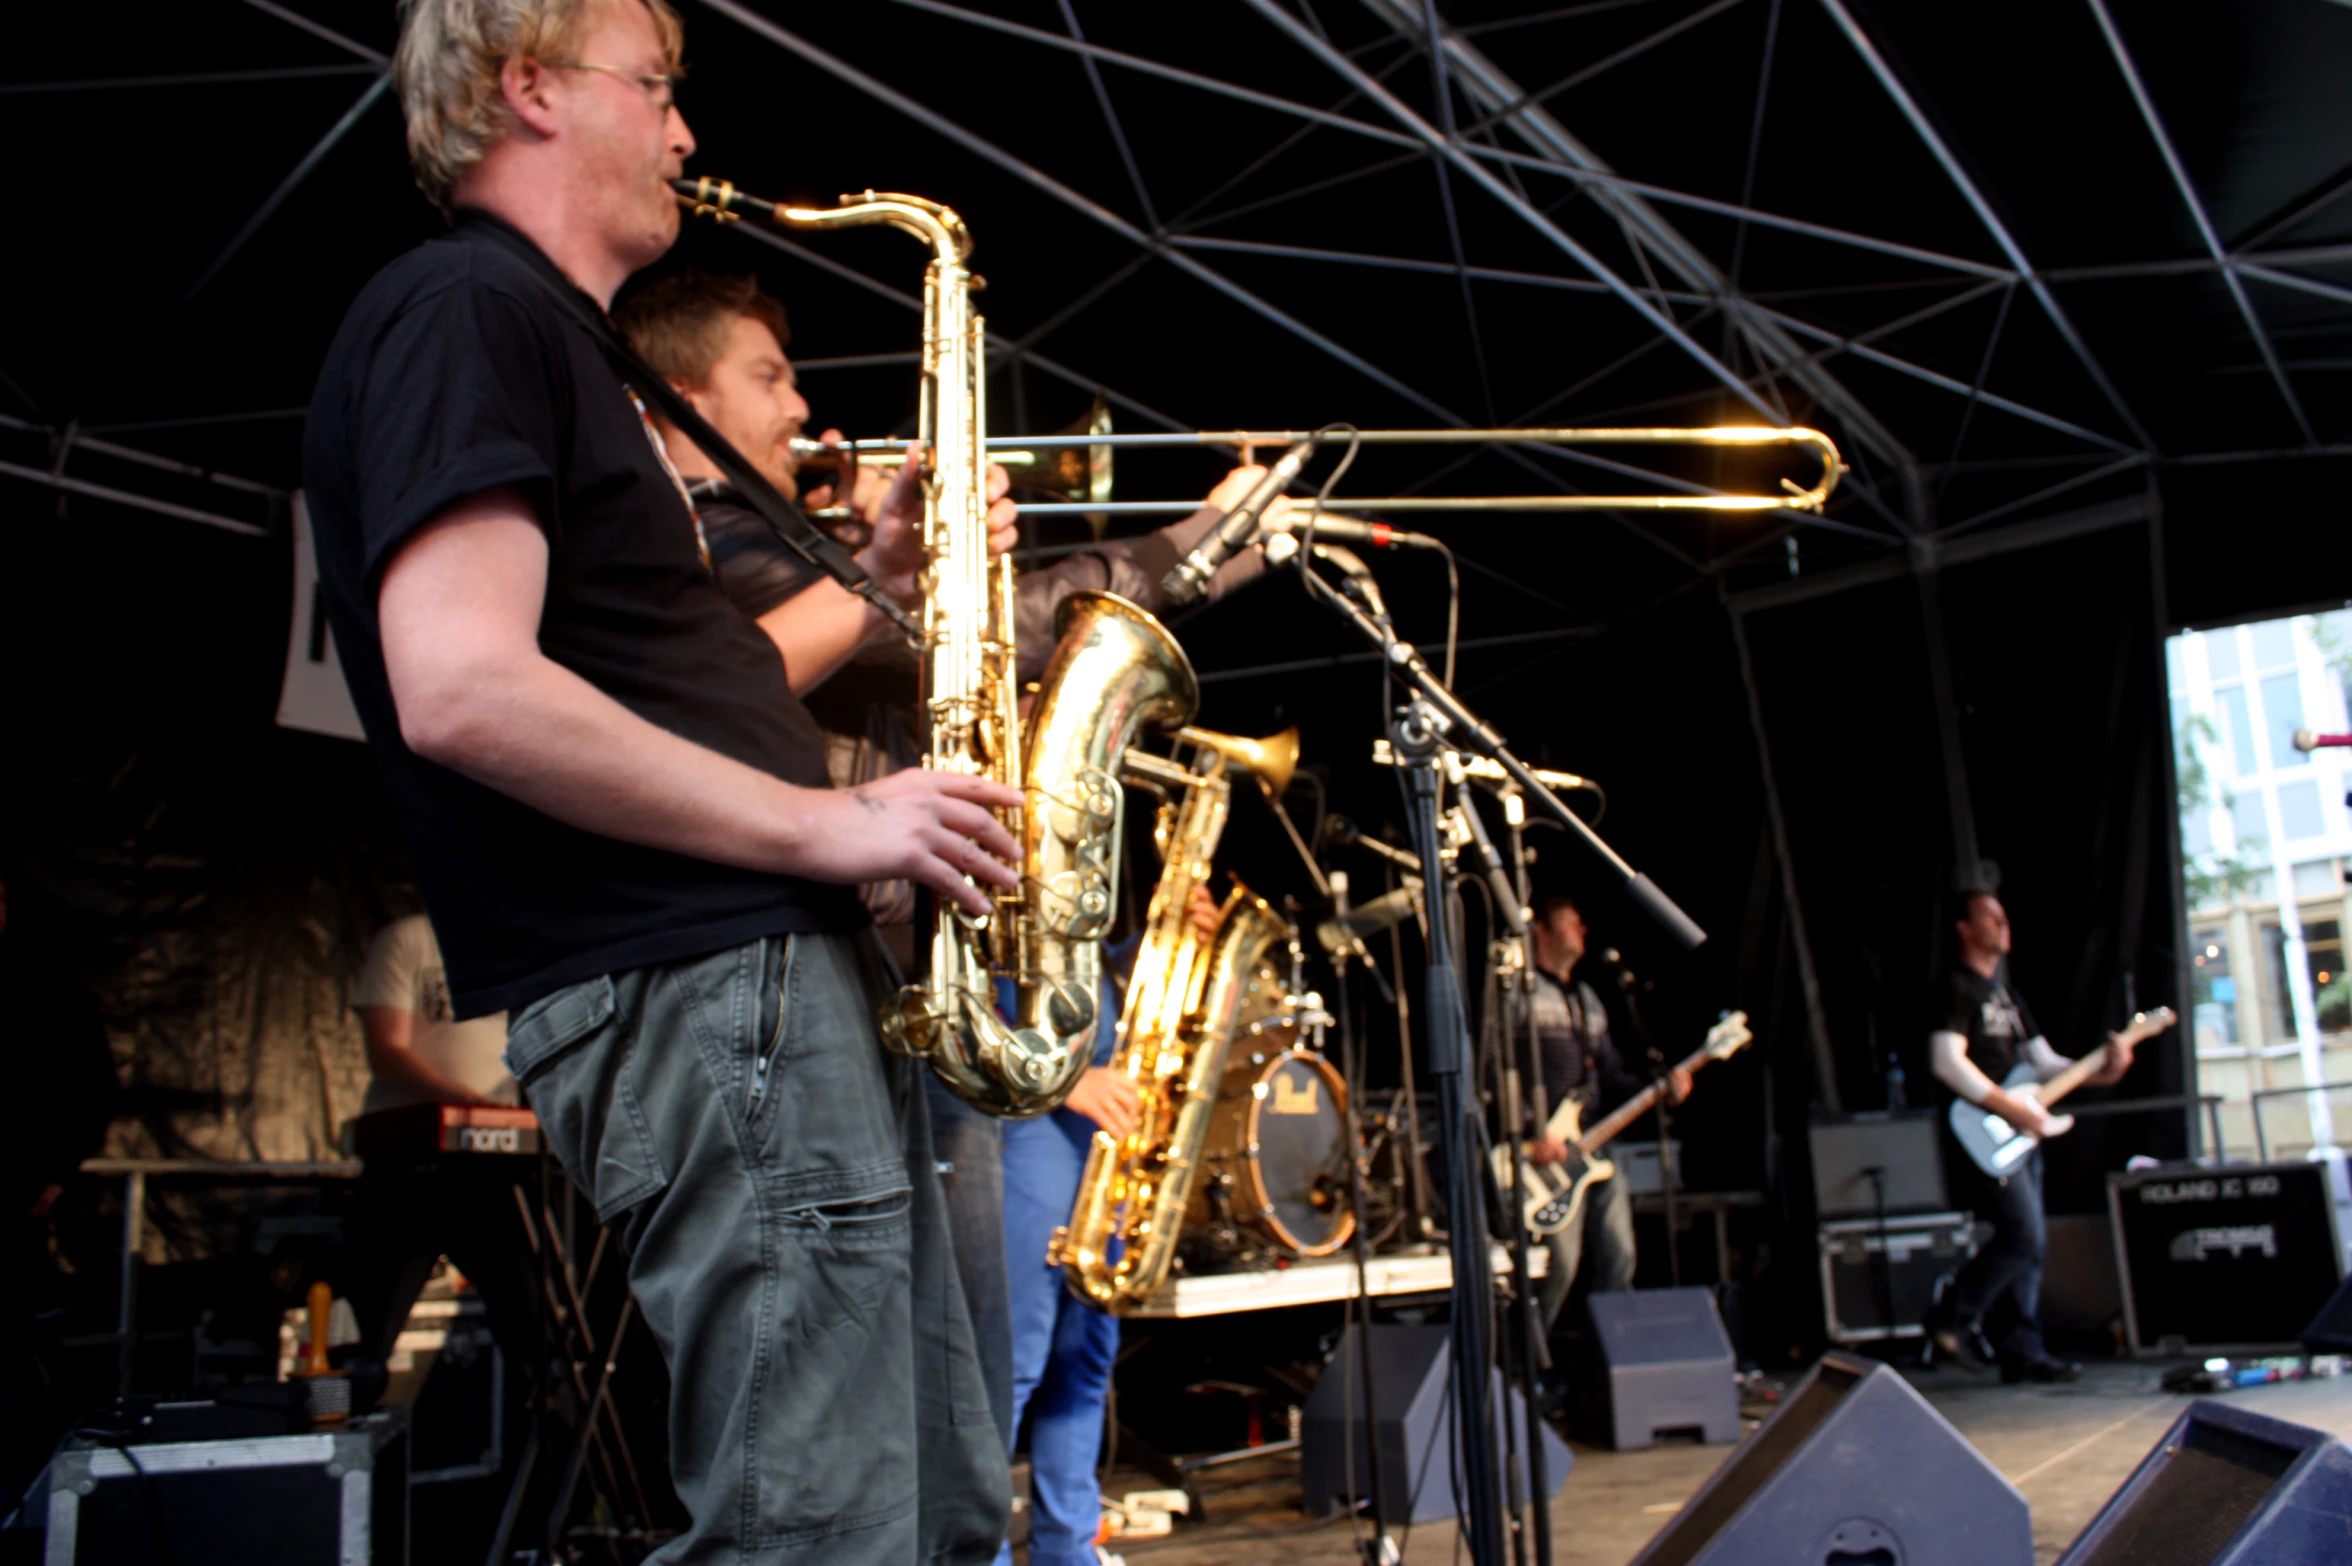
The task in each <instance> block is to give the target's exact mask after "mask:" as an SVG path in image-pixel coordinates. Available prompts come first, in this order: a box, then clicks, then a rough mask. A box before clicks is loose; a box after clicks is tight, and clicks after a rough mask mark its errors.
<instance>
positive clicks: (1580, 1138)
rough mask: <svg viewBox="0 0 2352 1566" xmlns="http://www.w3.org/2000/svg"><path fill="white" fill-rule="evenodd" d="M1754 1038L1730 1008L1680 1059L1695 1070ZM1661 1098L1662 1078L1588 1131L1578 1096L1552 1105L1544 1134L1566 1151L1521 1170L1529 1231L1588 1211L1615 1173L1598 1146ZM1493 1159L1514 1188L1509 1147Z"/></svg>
mask: <svg viewBox="0 0 2352 1566" xmlns="http://www.w3.org/2000/svg"><path fill="white" fill-rule="evenodd" d="M1754 1038H1755V1035H1754V1034H1753V1033H1751V1032H1749V1031H1748V1014H1747V1013H1746V1012H1744V1011H1727V1012H1725V1013H1724V1014H1723V1016H1722V1018H1721V1020H1719V1021H1718V1022H1717V1023H1716V1024H1715V1026H1713V1027H1712V1028H1709V1029H1708V1030H1707V1037H1706V1040H1705V1042H1703V1043H1702V1044H1700V1045H1699V1047H1698V1048H1697V1049H1695V1050H1693V1051H1692V1052H1691V1053H1690V1054H1689V1056H1687V1057H1686V1058H1685V1059H1684V1060H1683V1061H1682V1062H1681V1066H1682V1069H1683V1070H1686V1071H1696V1070H1698V1069H1699V1068H1700V1067H1701V1066H1704V1065H1706V1064H1707V1063H1708V1062H1709V1061H1712V1060H1729V1059H1730V1058H1731V1057H1732V1056H1734V1055H1736V1054H1738V1053H1739V1052H1740V1051H1741V1050H1743V1049H1745V1048H1747V1046H1748V1044H1749V1043H1750V1042H1751V1041H1752V1040H1753V1039H1754ZM1657 1102H1658V1084H1657V1083H1655V1082H1653V1083H1651V1084H1650V1085H1649V1086H1648V1087H1646V1088H1643V1089H1642V1090H1641V1091H1640V1092H1639V1093H1636V1094H1634V1095H1633V1097H1631V1098H1629V1099H1627V1100H1626V1101H1625V1102H1624V1103H1622V1104H1620V1105H1618V1106H1617V1107H1616V1108H1615V1109H1613V1110H1611V1111H1610V1112H1609V1113H1608V1114H1606V1115H1603V1116H1602V1117H1601V1118H1600V1119H1599V1120H1598V1121H1596V1122H1595V1123H1594V1125H1593V1128H1592V1129H1591V1130H1590V1131H1587V1130H1585V1129H1584V1128H1583V1126H1584V1106H1583V1105H1582V1104H1581V1103H1579V1102H1578V1101H1577V1100H1575V1099H1573V1098H1572V1099H1569V1100H1568V1101H1567V1102H1565V1103H1563V1104H1562V1105H1561V1106H1560V1107H1559V1108H1558V1109H1555V1110H1553V1111H1552V1118H1551V1121H1550V1123H1549V1124H1547V1125H1546V1126H1545V1127H1544V1135H1545V1136H1546V1137H1548V1138H1549V1139H1551V1140H1552V1141H1555V1142H1560V1143H1564V1144H1566V1146H1567V1148H1568V1157H1567V1159H1566V1160H1565V1161H1564V1162H1561V1163H1557V1164H1536V1163H1530V1164H1528V1165H1527V1166H1526V1168H1525V1170H1524V1171H1523V1173H1524V1175H1525V1178H1524V1179H1523V1180H1521V1181H1520V1182H1519V1199H1520V1215H1521V1217H1522V1219H1523V1220H1524V1221H1525V1222H1526V1224H1527V1232H1528V1233H1529V1234H1532V1235H1535V1236H1537V1237H1538V1238H1541V1237H1545V1236H1549V1235H1553V1234H1557V1233H1559V1232H1560V1231H1561V1230H1562V1229H1565V1228H1567V1227H1568V1226H1569V1225H1570V1224H1572V1223H1574V1222H1576V1221H1577V1220H1578V1219H1579V1218H1581V1217H1582V1216H1583V1215H1584V1198H1585V1193H1586V1192H1588V1191H1590V1190H1591V1189H1592V1188H1593V1187H1594V1186H1595V1185H1596V1184H1598V1183H1599V1182H1601V1181H1603V1180H1606V1179H1609V1178H1610V1177H1611V1176H1613V1175H1615V1174H1616V1173H1617V1166H1616V1165H1615V1164H1613V1163H1611V1162H1609V1160H1607V1159H1606V1158H1602V1157H1599V1156H1597V1155H1598V1154H1599V1152H1600V1150H1601V1149H1602V1148H1604V1147H1606V1146H1608V1145H1609V1143H1610V1142H1611V1141H1613V1140H1615V1139H1616V1137H1617V1136H1618V1134H1619V1133H1620V1132H1622V1131H1624V1129H1625V1128H1626V1127H1627V1126H1629V1125H1632V1124H1633V1123H1634V1122H1635V1121H1636V1120H1639V1119H1640V1118H1641V1117H1642V1116H1643V1115H1645V1114H1647V1113H1649V1110H1650V1106H1651V1105H1653V1104H1655V1103H1657ZM1494 1159H1495V1180H1496V1182H1497V1183H1498V1184H1499V1185H1500V1186H1501V1187H1502V1189H1504V1190H1506V1191H1507V1190H1510V1189H1511V1183H1512V1182H1511V1150H1510V1148H1509V1147H1498V1148H1496V1149H1495V1151H1494Z"/></svg>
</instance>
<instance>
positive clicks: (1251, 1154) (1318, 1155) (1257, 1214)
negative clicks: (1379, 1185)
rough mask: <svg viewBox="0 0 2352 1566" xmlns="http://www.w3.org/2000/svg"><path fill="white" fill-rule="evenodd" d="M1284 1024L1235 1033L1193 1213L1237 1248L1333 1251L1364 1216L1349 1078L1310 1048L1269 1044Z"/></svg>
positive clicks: (1221, 1243) (1210, 1232) (1217, 1241)
mask: <svg viewBox="0 0 2352 1566" xmlns="http://www.w3.org/2000/svg"><path fill="white" fill-rule="evenodd" d="M1275 1031H1277V1030H1269V1034H1260V1035H1259V1036H1258V1037H1256V1038H1252V1037H1250V1035H1249V1034H1248V1033H1247V1032H1244V1033H1243V1034H1242V1035H1241V1036H1239V1037H1237V1038H1235V1039H1234V1041H1233V1048H1234V1050H1235V1052H1236V1058H1235V1060H1234V1061H1233V1063H1232V1064H1231V1065H1230V1066H1228V1067H1227V1068H1226V1071H1225V1082H1224V1085H1223V1087H1222V1088H1221V1089H1219V1091H1218V1094H1217V1104H1216V1108H1215V1109H1214V1110H1213V1111H1211V1113H1210V1116H1209V1134H1208V1145H1207V1147H1206V1148H1205V1149H1204V1150H1203V1152H1202V1155H1201V1163H1202V1166H1203V1167H1202V1170H1201V1175H1202V1178H1201V1179H1200V1180H1199V1181H1197V1182H1196V1183H1195V1184H1194V1187H1193V1193H1192V1204H1191V1208H1190V1211H1189V1212H1188V1213H1187V1214H1186V1217H1187V1219H1188V1220H1189V1221H1190V1223H1191V1224H1192V1225H1194V1226H1196V1227H1197V1228H1198V1229H1200V1230H1204V1231H1206V1235H1207V1237H1208V1238H1209V1239H1210V1240H1211V1241H1212V1243H1213V1244H1214V1245H1215V1248H1216V1249H1218V1250H1221V1251H1225V1252H1227V1253H1228V1254H1234V1253H1240V1252H1246V1251H1249V1250H1260V1251H1265V1250H1271V1251H1275V1252H1279V1253H1284V1254H1288V1255H1291V1256H1328V1255H1330V1254H1331V1253H1332V1252H1333V1251H1336V1250H1338V1249H1339V1248H1340V1247H1341V1246H1342V1245H1345V1244H1346V1243H1347V1242H1348V1237H1349V1236H1350V1235H1352V1234H1353V1233H1354V1232H1355V1224H1356V1220H1355V1215H1354V1214H1352V1213H1350V1212H1349V1211H1348V1160H1349V1159H1350V1158H1353V1157H1354V1156H1355V1153H1356V1147H1355V1138H1354V1137H1353V1136H1352V1135H1351V1133H1350V1127H1349V1123H1348V1110H1347V1084H1346V1083H1345V1082H1343V1081H1342V1080H1341V1079H1340V1075H1339V1073H1338V1072H1337V1071H1335V1070H1333V1069H1332V1066H1331V1063H1330V1062H1329V1061H1327V1060H1325V1059H1324V1058H1323V1057H1322V1056H1320V1055H1318V1054H1315V1053H1314V1052H1313V1051H1311V1050H1303V1049H1281V1050H1280V1052H1279V1053H1272V1052H1269V1050H1268V1049H1267V1047H1266V1046H1267V1044H1268V1043H1270V1042H1272V1039H1271V1038H1270V1036H1269V1035H1270V1034H1272V1033H1274V1032H1275ZM1291 1031H1293V1032H1295V1029H1294V1030H1291ZM1244 1051H1246V1053H1244ZM1253 1242H1254V1243H1253Z"/></svg>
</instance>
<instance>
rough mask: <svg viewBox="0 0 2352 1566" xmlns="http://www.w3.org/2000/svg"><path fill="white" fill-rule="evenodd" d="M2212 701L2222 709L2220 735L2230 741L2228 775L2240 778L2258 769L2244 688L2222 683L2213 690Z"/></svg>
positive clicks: (2252, 727) (2258, 758)
mask: <svg viewBox="0 0 2352 1566" xmlns="http://www.w3.org/2000/svg"><path fill="white" fill-rule="evenodd" d="M2213 704H2214V705H2215V706H2217V707H2219V708H2220V709H2221V731H2222V737H2223V738H2224V739H2226V740H2227V741H2228V742H2229V753H2230V776H2232V777H2240V778H2242V777H2246V776H2248V775H2249V774H2251V773H2253V772H2256V771H2258V770H2260V768H2261V766H2262V758H2261V757H2259V756H2257V755H2256V754H2255V753H2254V717H2253V714H2252V713H2251V712H2250V711H2249V710H2248V708H2247V706H2246V688H2245V687H2244V686H2242V685H2225V686H2223V687H2221V688H2220V689H2218V690H2216V691H2215V692H2214V693H2213Z"/></svg>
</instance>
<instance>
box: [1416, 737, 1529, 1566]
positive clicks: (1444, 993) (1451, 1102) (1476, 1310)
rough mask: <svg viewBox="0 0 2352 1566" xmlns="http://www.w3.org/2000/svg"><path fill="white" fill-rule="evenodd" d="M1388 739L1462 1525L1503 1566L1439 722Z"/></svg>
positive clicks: (1483, 1257)
mask: <svg viewBox="0 0 2352 1566" xmlns="http://www.w3.org/2000/svg"><path fill="white" fill-rule="evenodd" d="M1388 732H1389V740H1388V742H1389V745H1390V747H1391V748H1392V749H1393V750H1394V751H1395V753H1396V755H1397V758H1398V761H1399V762H1400V764H1401V772H1402V781H1403V783H1404V786H1405V804H1406V816H1407V821H1408V825H1409V826H1410V828H1411V830H1412V836H1413V847H1414V849H1415V851H1417V852H1418V853H1419V854H1420V856H1421V882H1422V884H1423V885H1424V886H1426V887H1428V888H1429V889H1430V897H1431V901H1430V909H1429V963H1428V967H1427V969H1426V970H1425V972H1424V975H1423V988H1422V1011H1423V1016H1424V1018H1425V1019H1426V1023H1427V1027H1428V1030H1429V1075H1430V1076H1431V1078H1432V1079H1434V1081H1435V1083H1436V1086H1437V1105H1438V1118H1439V1121H1440V1123H1441V1126H1442V1132H1441V1136H1442V1140H1443V1145H1444V1152H1445V1162H1446V1208H1447V1224H1446V1227H1447V1230H1448V1243H1449V1249H1450V1251H1451V1254H1452V1258H1453V1280H1454V1289H1453V1312H1452V1316H1453V1321H1452V1329H1451V1343H1452V1348H1453V1380H1454V1439H1455V1441H1456V1442H1457V1443H1458V1445H1459V1449H1460V1451H1461V1456H1462V1490H1463V1502H1462V1509H1463V1515H1462V1517H1461V1519H1460V1522H1461V1527H1462V1533H1463V1537H1464V1539H1465V1541H1466V1542H1467V1543H1468V1544H1469V1546H1470V1559H1471V1561H1472V1562H1473V1563H1474V1566H1502V1560H1503V1548H1502V1545H1503V1538H1502V1529H1501V1526H1500V1525H1501V1522H1502V1485H1501V1482H1500V1481H1501V1475H1500V1473H1499V1472H1498V1471H1497V1468H1496V1464H1495V1449H1494V1446H1495V1427H1494V1415H1493V1409H1492V1406H1491V1405H1490V1403H1489V1401H1488V1392H1489V1390H1490V1388H1489V1376H1490V1369H1489V1367H1490V1365H1491V1363H1492V1357H1491V1355H1490V1353H1489V1349H1488V1344H1487V1334H1486V1327H1487V1296H1488V1294H1489V1293H1490V1292H1491V1291H1492V1289H1493V1287H1494V1270H1493V1264H1492V1262H1491V1260H1490V1253H1489V1251H1488V1249H1487V1246H1488V1240H1487V1221H1486V1200H1485V1195H1486V1180H1485V1175H1484V1173H1483V1172H1482V1171H1481V1170H1480V1169H1479V1168H1478V1156H1477V1147H1478V1127H1477V1125H1476V1123H1475V1122H1474V1120H1473V1118H1472V1117H1473V1113H1474V1110H1473V1106H1472V1103H1471V1100H1470V1094H1469V1092H1468V1090H1467V1085H1466V1083H1465V1081H1464V1077H1465V1074H1466V1071H1467V1068H1468V1066H1469V1057H1470V1030H1469V1018H1468V1016H1467V1015H1466V1014H1465V1011H1464V1008H1463V1004H1462V989H1461V975H1460V974H1459V973H1458V972H1457V971H1456V969H1455V967H1454V939H1453V931H1452V929H1451V928H1450V921H1449V920H1448V919H1447V918H1446V913H1445V909H1444V907H1443V906H1442V905H1441V904H1440V902H1439V900H1438V899H1439V896H1440V895H1441V894H1442V891H1443V889H1444V887H1445V884H1446V866H1445V854H1444V849H1443V845H1442V844H1440V843H1439V841H1438V832H1437V818H1438V808H1439V801H1438V770H1437V757H1438V748H1439V735H1438V728H1437V721H1436V715H1435V713H1434V712H1433V711H1432V710H1431V709H1430V708H1429V707H1428V706H1427V704H1425V703H1423V702H1420V701H1417V700H1416V701H1412V702H1408V703H1407V704H1406V705H1405V706H1403V707H1401V708H1399V709H1398V710H1397V712H1396V714H1395V716H1394V718H1393V720H1392V721H1391V723H1390V725H1389V731H1388Z"/></svg>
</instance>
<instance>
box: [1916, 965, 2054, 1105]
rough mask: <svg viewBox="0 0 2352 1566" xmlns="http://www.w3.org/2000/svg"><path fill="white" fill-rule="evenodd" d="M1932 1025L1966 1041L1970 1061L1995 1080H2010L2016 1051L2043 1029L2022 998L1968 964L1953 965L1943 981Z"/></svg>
mask: <svg viewBox="0 0 2352 1566" xmlns="http://www.w3.org/2000/svg"><path fill="white" fill-rule="evenodd" d="M1935 1027H1936V1031H1938V1032H1943V1033H1957V1034H1959V1035H1960V1036H1961V1037H1963V1038H1965V1039H1966V1040H1968V1059H1969V1061H1970V1063H1971V1064H1973V1065H1974V1066H1975V1067H1976V1069H1977V1070H1979V1071H1981V1072H1983V1073H1984V1074H1985V1075H1986V1076H1988V1077H1991V1078H1992V1079H1993V1080H1994V1081H1995V1082H1996V1083H2001V1082H2006V1081H2007V1080H2008V1077H2009V1073H2010V1072H2011V1071H2012V1070H2014V1069H2015V1068H2016V1066H2017V1060H2018V1050H2019V1049H2020V1048H2021V1047H2022V1046H2023V1045H2024V1044H2025V1041H2026V1040H2028V1039H2031V1038H2037V1037H2039V1036H2040V1035H2041V1031H2042V1030H2041V1026H2040V1025H2039V1024H2038V1023H2036V1022H2035V1021H2034V1017H2033V1012H2032V1011H2030V1010H2029V1009H2027V1007H2026V1004H2025V1001H2024V1000H2023V999H2022V998H2021V997H2020V996H2018V995H2017V994H2016V993H2015V992H2013V991H2012V990H2011V989H2010V988H2009V986H2008V985H2007V984H2006V983H2004V982H2003V981H2001V980H2000V979H1997V978H1994V979H1988V978H1986V977H1985V976H1984V975H1983V974H1981V973H1978V972H1976V971H1975V970H1974V969H1972V968H1956V969H1954V970H1953V971H1952V976H1951V978H1950V979H1949V980H1947V981H1946V982H1945V986H1944V1001H1943V1006H1942V1009H1941V1010H1940V1011H1939V1013H1938V1014H1937V1018H1936V1024H1935Z"/></svg>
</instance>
